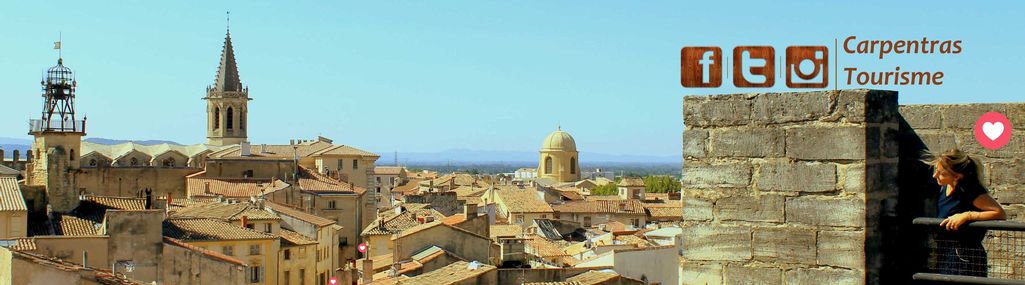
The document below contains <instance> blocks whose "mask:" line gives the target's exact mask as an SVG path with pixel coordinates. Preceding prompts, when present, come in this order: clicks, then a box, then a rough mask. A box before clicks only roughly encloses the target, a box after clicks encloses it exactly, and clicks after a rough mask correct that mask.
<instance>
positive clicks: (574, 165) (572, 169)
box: [569, 157, 577, 174]
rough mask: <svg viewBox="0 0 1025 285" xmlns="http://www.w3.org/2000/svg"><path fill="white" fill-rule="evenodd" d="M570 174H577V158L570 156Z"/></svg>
mask: <svg viewBox="0 0 1025 285" xmlns="http://www.w3.org/2000/svg"><path fill="white" fill-rule="evenodd" d="M569 174H577V158H576V157H570V158H569Z"/></svg>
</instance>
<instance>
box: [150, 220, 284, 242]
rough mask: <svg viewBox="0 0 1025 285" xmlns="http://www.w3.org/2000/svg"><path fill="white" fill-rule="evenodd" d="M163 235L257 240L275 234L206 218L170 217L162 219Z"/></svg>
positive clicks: (183, 238)
mask: <svg viewBox="0 0 1025 285" xmlns="http://www.w3.org/2000/svg"><path fill="white" fill-rule="evenodd" d="M164 236H167V237H171V238H175V239H179V240H183V241H217V240H259V239H277V237H276V236H273V235H269V234H266V233H261V232H257V231H254V230H251V229H247V228H243V227H239V226H237V225H233V224H229V223H227V222H225V221H222V220H217V219H208V218H170V219H167V220H164Z"/></svg>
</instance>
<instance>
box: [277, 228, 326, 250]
mask: <svg viewBox="0 0 1025 285" xmlns="http://www.w3.org/2000/svg"><path fill="white" fill-rule="evenodd" d="M278 235H279V236H281V243H282V245H287V246H292V245H311V244H317V241H316V240H312V239H310V238H308V237H306V236H304V235H302V234H300V233H297V232H294V231H290V230H286V229H281V231H280V232H279V233H278Z"/></svg>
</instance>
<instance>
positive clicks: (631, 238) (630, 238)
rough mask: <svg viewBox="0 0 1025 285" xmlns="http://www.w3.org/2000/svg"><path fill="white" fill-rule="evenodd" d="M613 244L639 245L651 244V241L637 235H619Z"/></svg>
mask: <svg viewBox="0 0 1025 285" xmlns="http://www.w3.org/2000/svg"><path fill="white" fill-rule="evenodd" d="M613 244H631V245H635V246H638V247H644V246H649V245H651V243H649V242H648V240H646V239H644V238H641V237H638V236H635V235H618V236H616V238H615V239H614V242H613Z"/></svg>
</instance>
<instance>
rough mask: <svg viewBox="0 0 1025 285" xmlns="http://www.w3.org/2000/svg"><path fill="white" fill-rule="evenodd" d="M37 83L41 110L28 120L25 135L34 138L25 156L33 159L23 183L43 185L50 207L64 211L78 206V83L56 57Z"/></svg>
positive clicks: (80, 132)
mask: <svg viewBox="0 0 1025 285" xmlns="http://www.w3.org/2000/svg"><path fill="white" fill-rule="evenodd" d="M57 47H58V48H59V43H58V46H57ZM40 83H41V84H42V87H43V112H42V116H41V117H40V118H39V119H31V120H29V134H30V135H32V136H34V137H35V140H34V141H33V143H32V149H30V150H29V153H30V154H29V155H31V156H32V157H34V158H35V160H34V161H33V162H32V163H31V164H30V165H27V166H26V170H28V171H26V172H27V173H28V176H27V177H26V184H28V185H34V186H44V187H45V188H46V197H47V199H48V200H49V204H50V206H51V209H52V210H53V211H55V212H68V211H71V210H73V209H74V208H75V207H78V191H77V188H76V186H75V185H76V183H75V175H76V173H77V172H78V169H79V165H80V164H79V161H78V160H79V156H80V155H81V153H80V151H81V145H82V137H83V136H85V121H86V120H85V118H83V119H82V120H78V119H77V118H76V117H75V88H76V87H77V86H78V82H77V81H75V76H74V74H73V73H72V72H71V69H70V68H68V67H66V66H64V59H63V58H58V59H57V65H56V66H53V67H51V68H50V69H48V70H47V71H46V74H44V75H43V80H42V82H40Z"/></svg>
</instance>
